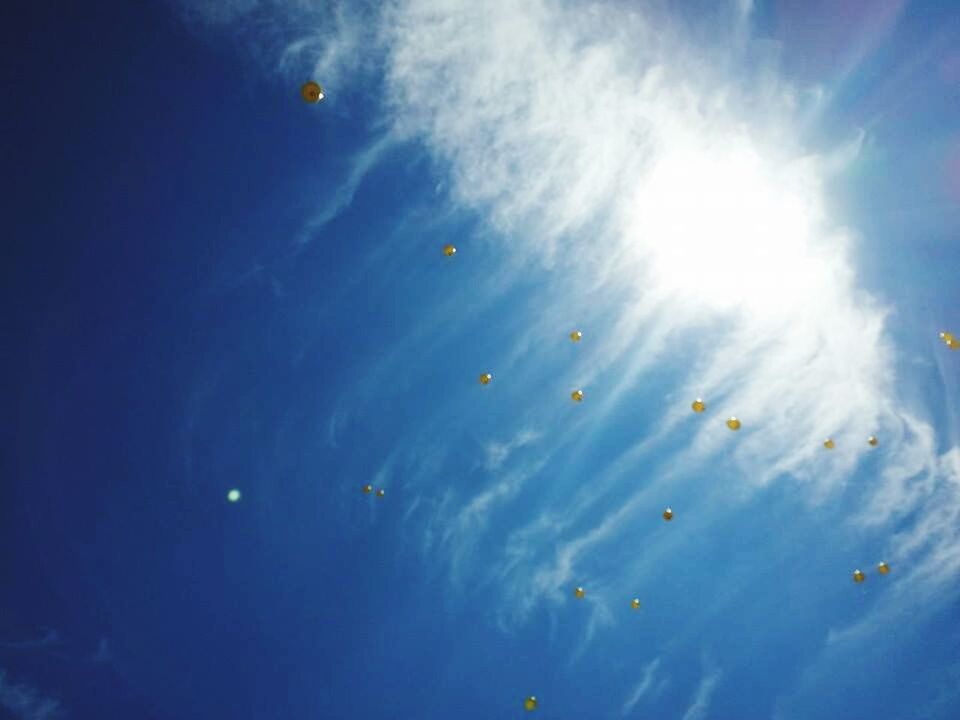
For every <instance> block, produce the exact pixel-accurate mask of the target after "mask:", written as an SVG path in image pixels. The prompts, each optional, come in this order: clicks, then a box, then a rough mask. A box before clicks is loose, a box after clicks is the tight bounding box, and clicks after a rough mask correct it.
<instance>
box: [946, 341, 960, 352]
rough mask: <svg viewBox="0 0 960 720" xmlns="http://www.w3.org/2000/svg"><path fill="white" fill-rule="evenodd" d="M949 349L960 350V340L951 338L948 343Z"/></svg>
mask: <svg viewBox="0 0 960 720" xmlns="http://www.w3.org/2000/svg"><path fill="white" fill-rule="evenodd" d="M947 347H948V348H950V349H951V350H960V338H950V339H949V340H948V341H947Z"/></svg>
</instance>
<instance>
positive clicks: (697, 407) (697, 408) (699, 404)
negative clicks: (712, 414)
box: [690, 398, 707, 413]
mask: <svg viewBox="0 0 960 720" xmlns="http://www.w3.org/2000/svg"><path fill="white" fill-rule="evenodd" d="M690 407H691V408H693V411H694V412H695V413H702V412H703V411H704V410H706V409H707V404H706V403H705V402H704V401H703V400H701V399H700V398H697V399H696V400H694V401H693V402H692V403H691V404H690Z"/></svg>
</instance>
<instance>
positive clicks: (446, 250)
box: [443, 245, 457, 257]
mask: <svg viewBox="0 0 960 720" xmlns="http://www.w3.org/2000/svg"><path fill="white" fill-rule="evenodd" d="M443 254H444V255H446V256H447V257H453V256H454V255H456V254H457V249H456V248H455V247H454V246H453V245H444V246H443Z"/></svg>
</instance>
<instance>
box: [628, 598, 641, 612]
mask: <svg viewBox="0 0 960 720" xmlns="http://www.w3.org/2000/svg"><path fill="white" fill-rule="evenodd" d="M630 607H632V608H633V609H634V610H639V609H640V598H634V599H633V600H631V601H630Z"/></svg>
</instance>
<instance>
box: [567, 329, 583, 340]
mask: <svg viewBox="0 0 960 720" xmlns="http://www.w3.org/2000/svg"><path fill="white" fill-rule="evenodd" d="M570 339H571V340H573V341H574V342H580V341H581V340H582V339H583V333H582V332H580V331H579V330H574V331H573V332H572V333H570Z"/></svg>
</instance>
